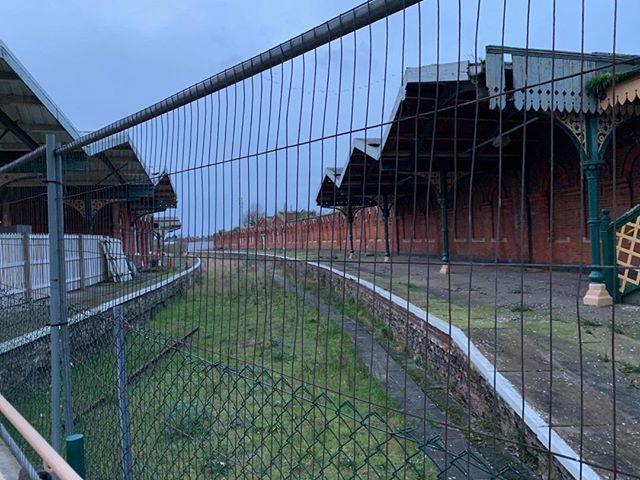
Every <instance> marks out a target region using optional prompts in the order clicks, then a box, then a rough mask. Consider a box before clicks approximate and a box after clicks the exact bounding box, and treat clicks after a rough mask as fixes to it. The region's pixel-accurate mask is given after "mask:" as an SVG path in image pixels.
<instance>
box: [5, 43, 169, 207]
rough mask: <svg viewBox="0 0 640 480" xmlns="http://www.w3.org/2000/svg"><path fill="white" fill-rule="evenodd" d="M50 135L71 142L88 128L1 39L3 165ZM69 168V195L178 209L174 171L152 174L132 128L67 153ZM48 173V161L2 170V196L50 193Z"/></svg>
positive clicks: (66, 174)
mask: <svg viewBox="0 0 640 480" xmlns="http://www.w3.org/2000/svg"><path fill="white" fill-rule="evenodd" d="M49 133H53V134H55V135H56V140H57V141H58V142H59V143H68V142H70V141H72V140H74V139H76V138H78V137H80V136H81V134H82V133H83V132H80V131H79V130H77V129H76V128H75V127H74V126H73V124H72V123H71V121H70V120H69V119H68V118H67V117H66V116H65V114H64V113H63V112H62V110H61V109H60V108H59V107H58V106H57V105H56V104H55V103H54V102H53V100H52V99H51V98H50V97H49V95H47V93H46V92H45V91H44V89H43V88H42V87H41V86H40V85H39V84H38V82H36V80H35V79H34V78H33V77H32V76H31V74H30V73H29V72H28V71H27V69H26V68H25V67H24V66H23V65H22V64H21V63H20V61H19V60H18V59H17V58H16V57H15V55H13V53H12V52H11V51H10V50H9V49H8V48H7V46H6V45H5V44H4V43H2V42H0V165H5V164H7V163H9V162H10V161H12V160H14V159H16V158H19V157H20V156H22V155H24V154H25V153H27V152H29V151H31V150H34V149H36V148H37V147H39V146H40V145H43V144H44V143H45V136H46V135H47V134H49ZM63 166H64V183H65V187H66V189H67V194H70V195H72V196H73V195H78V198H81V197H80V195H83V194H87V195H90V196H91V198H92V199H101V198H102V199H110V200H115V199H117V200H120V201H126V202H129V203H130V205H131V206H132V208H133V209H134V210H135V211H136V212H139V213H140V214H142V213H153V212H159V211H163V210H165V209H167V208H175V207H176V204H177V195H176V192H175V189H174V188H173V185H172V184H171V180H170V179H169V176H168V174H167V173H166V172H163V173H161V174H156V175H152V174H150V173H149V172H148V171H147V169H146V167H145V165H144V162H143V160H142V157H141V155H140V154H139V152H137V151H136V148H135V145H134V144H133V142H132V141H131V139H130V138H129V136H128V135H127V133H126V132H122V133H119V134H116V135H113V136H111V137H108V138H106V139H104V140H101V141H99V142H97V143H95V144H93V145H90V146H87V147H85V148H84V149H83V150H82V151H81V152H78V153H74V154H72V155H69V156H67V157H65V158H64V161H63ZM45 176H46V172H45V162H44V159H40V160H35V161H33V162H31V163H28V164H25V165H22V166H20V167H17V168H16V169H15V170H12V171H10V172H5V173H2V174H0V193H1V195H2V199H3V200H5V201H6V200H12V201H16V200H20V199H22V198H28V197H30V196H33V195H37V194H38V193H44V192H45V190H46V184H45V183H44V182H43V180H44V178H45Z"/></svg>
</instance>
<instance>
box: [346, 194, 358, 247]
mask: <svg viewBox="0 0 640 480" xmlns="http://www.w3.org/2000/svg"><path fill="white" fill-rule="evenodd" d="M353 216H354V215H353V207H352V206H351V204H349V205H348V206H347V226H348V229H349V230H348V235H349V258H355V256H356V255H355V251H354V249H353Z"/></svg>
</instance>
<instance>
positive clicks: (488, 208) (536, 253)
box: [215, 146, 640, 264]
mask: <svg viewBox="0 0 640 480" xmlns="http://www.w3.org/2000/svg"><path fill="white" fill-rule="evenodd" d="M609 157H611V154H609ZM616 159H617V160H616V162H615V163H616V165H615V168H616V174H615V175H614V174H613V161H612V160H611V159H608V160H607V162H608V163H607V165H606V168H605V171H604V172H603V174H602V179H601V185H600V197H599V198H600V208H603V207H607V208H610V209H611V215H612V218H615V217H616V216H618V215H620V214H621V213H623V212H624V211H626V210H627V209H629V208H631V207H632V206H634V205H636V204H637V203H640V160H639V159H640V147H637V146H632V147H628V148H625V149H622V148H621V149H619V150H618V151H617V152H616ZM528 162H529V163H528V164H527V167H526V168H525V172H524V175H523V174H522V170H521V169H520V168H514V167H513V166H512V167H510V168H506V167H505V168H504V169H503V171H502V187H501V191H500V192H499V193H498V172H497V170H496V171H495V172H486V173H483V174H476V175H475V176H474V178H473V188H472V189H470V188H469V187H470V183H471V180H470V177H469V176H467V177H463V178H461V179H459V180H458V182H457V183H456V184H455V185H454V186H453V187H452V188H451V189H450V191H449V192H448V195H447V205H448V208H447V216H448V223H449V250H450V254H451V258H452V260H455V259H456V258H458V259H462V258H470V257H473V258H476V259H482V260H493V259H494V258H496V257H497V258H498V259H499V260H500V261H510V262H517V261H520V260H521V259H523V260H524V261H526V262H534V263H548V262H550V261H551V260H553V261H554V262H555V263H563V264H578V263H581V262H582V263H589V261H590V244H589V238H588V232H587V223H586V217H587V202H586V197H587V191H586V185H585V184H584V183H583V184H581V182H580V178H581V169H580V164H579V161H578V158H577V156H576V155H575V153H574V151H571V150H568V149H560V150H559V151H558V152H556V154H555V156H554V159H553V163H554V167H553V182H552V181H551V176H552V172H551V167H550V159H548V158H545V157H544V156H541V157H537V158H531V159H529V160H528ZM613 178H615V179H616V183H615V188H616V194H615V197H616V202H615V205H614V204H613V190H614V188H613V186H614V182H613ZM418 193H419V195H418V196H417V198H416V205H415V208H414V206H413V197H411V198H409V199H408V202H407V201H406V200H402V199H400V200H399V202H398V203H397V204H396V205H394V206H393V208H392V211H391V215H390V218H389V232H390V244H391V249H392V253H397V252H400V253H409V252H413V253H428V254H435V255H438V256H439V255H441V253H442V236H441V222H440V207H439V205H438V203H437V201H436V199H435V191H434V192H431V195H430V196H431V198H430V199H428V200H427V198H426V192H418ZM470 196H471V198H470ZM470 200H471V201H470ZM551 200H553V203H551ZM499 201H500V203H501V205H500V208H498V202H499ZM469 204H471V220H470V218H469ZM498 214H500V218H499V219H498ZM551 218H552V219H553V221H552V222H551ZM498 223H499V224H500V239H499V240H498V238H497V229H498ZM552 223H553V228H551V224H552ZM353 235H354V247H355V250H356V251H360V252H364V251H366V252H373V251H377V252H380V253H382V252H384V227H383V222H382V215H381V213H380V210H379V209H378V208H376V207H372V208H367V209H364V210H361V211H359V212H358V213H357V214H356V215H355V220H354V224H353ZM552 235H553V238H552ZM261 238H264V239H265V242H264V243H263V242H262V241H261V240H260V239H261ZM285 239H286V242H285ZM215 242H216V246H217V247H219V248H247V247H248V248H250V249H255V248H258V249H261V248H267V249H274V248H283V247H285V248H287V249H294V248H297V249H310V250H316V249H318V248H320V249H335V250H342V251H347V250H348V246H347V222H346V219H345V216H344V215H343V214H342V213H333V214H329V215H323V216H322V217H318V218H314V219H311V220H308V221H302V222H289V223H287V224H281V225H274V224H273V223H268V222H267V224H266V225H263V226H261V227H259V228H258V229H248V230H241V231H236V232H228V233H224V234H221V235H216V237H215ZM552 256H553V257H552Z"/></svg>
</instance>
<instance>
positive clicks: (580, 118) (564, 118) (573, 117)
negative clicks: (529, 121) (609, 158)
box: [555, 109, 637, 151]
mask: <svg viewBox="0 0 640 480" xmlns="http://www.w3.org/2000/svg"><path fill="white" fill-rule="evenodd" d="M636 115H637V114H636V111H635V110H633V109H619V110H617V111H616V112H615V114H614V112H613V111H611V110H608V111H605V112H600V113H598V114H596V116H597V119H598V132H597V140H596V142H597V145H598V150H600V149H602V146H603V145H604V144H605V142H606V141H607V138H608V137H609V134H610V133H611V131H612V130H613V127H614V125H619V124H620V123H621V122H623V121H624V120H626V119H628V118H630V117H632V116H636ZM555 117H556V119H557V120H558V121H559V122H560V123H562V124H563V125H564V126H565V127H566V128H567V130H569V131H570V132H571V133H572V134H573V135H574V137H575V138H576V140H577V141H578V143H579V144H580V145H581V146H582V149H583V150H585V151H586V148H587V144H586V135H585V132H586V127H585V118H584V114H582V113H576V112H556V113H555Z"/></svg>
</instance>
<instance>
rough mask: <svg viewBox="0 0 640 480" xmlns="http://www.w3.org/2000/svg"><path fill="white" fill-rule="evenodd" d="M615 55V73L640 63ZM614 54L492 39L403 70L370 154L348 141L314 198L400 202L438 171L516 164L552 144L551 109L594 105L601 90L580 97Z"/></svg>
mask: <svg viewBox="0 0 640 480" xmlns="http://www.w3.org/2000/svg"><path fill="white" fill-rule="evenodd" d="M615 59H616V71H618V72H619V71H628V70H632V69H635V68H637V66H636V65H635V64H636V63H640V58H638V57H635V56H630V55H616V57H615ZM612 61H613V57H612V56H611V55H608V54H585V55H582V54H579V53H571V52H559V51H545V50H524V49H518V48H510V47H494V46H489V47H487V49H486V60H485V61H483V62H480V63H470V62H468V61H462V62H455V63H449V64H440V65H428V66H422V67H418V68H408V69H406V71H405V74H404V78H403V82H402V86H401V88H400V91H399V93H398V97H397V100H396V103H395V105H394V108H393V110H392V112H391V116H390V119H389V121H388V124H387V128H386V131H385V133H384V136H383V138H382V140H381V141H380V144H379V145H377V146H376V149H375V154H373V153H372V151H369V153H368V154H365V153H364V152H363V149H362V148H358V146H357V145H355V144H354V146H353V147H352V149H351V153H350V155H349V158H348V159H347V163H346V165H344V166H343V167H341V168H339V169H334V170H327V171H326V172H325V176H324V178H323V181H322V184H321V186H320V188H319V191H318V195H317V197H316V201H317V203H318V205H320V206H322V207H335V208H341V207H344V206H345V205H351V206H367V205H369V204H376V203H378V204H379V203H381V197H382V196H383V195H385V194H386V195H391V196H393V197H394V200H395V201H399V200H400V199H402V198H403V197H405V198H413V196H414V195H415V192H419V191H424V190H425V189H426V190H428V187H430V186H432V185H433V184H434V183H435V188H434V189H431V191H433V192H434V193H436V192H437V189H438V188H439V187H440V186H439V185H438V183H437V182H433V180H434V177H435V176H437V174H438V173H443V172H448V173H450V174H451V173H454V172H457V173H458V175H460V174H464V172H468V171H470V170H471V166H472V165H473V168H474V171H475V172H478V173H481V172H483V170H484V171H495V168H496V165H497V164H498V161H500V162H501V163H502V164H503V166H507V167H508V166H509V165H516V164H518V165H519V164H520V163H521V161H522V152H523V151H524V149H525V148H526V149H537V148H542V147H545V148H548V142H549V136H550V135H549V128H550V127H549V122H550V121H551V119H550V116H549V113H551V112H552V111H553V112H555V113H557V114H561V113H567V112H582V113H593V112H597V110H598V99H597V95H592V94H586V93H585V94H584V95H583V93H582V92H583V91H584V84H585V82H586V81H588V79H589V78H591V77H592V76H593V75H595V74H596V73H597V72H606V71H610V70H611V69H612ZM551 67H553V68H551ZM545 85H546V86H545ZM581 99H583V100H582V101H581ZM525 127H526V128H525ZM524 131H526V135H524V134H523V132H524ZM560 137H562V138H560ZM565 140H566V138H565V137H563V136H560V135H559V136H558V137H557V138H556V142H561V141H565ZM360 141H361V142H362V140H360ZM524 142H526V145H523V143H524ZM434 174H435V175H434ZM453 177H455V175H454V176H453ZM448 178H452V175H448Z"/></svg>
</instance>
